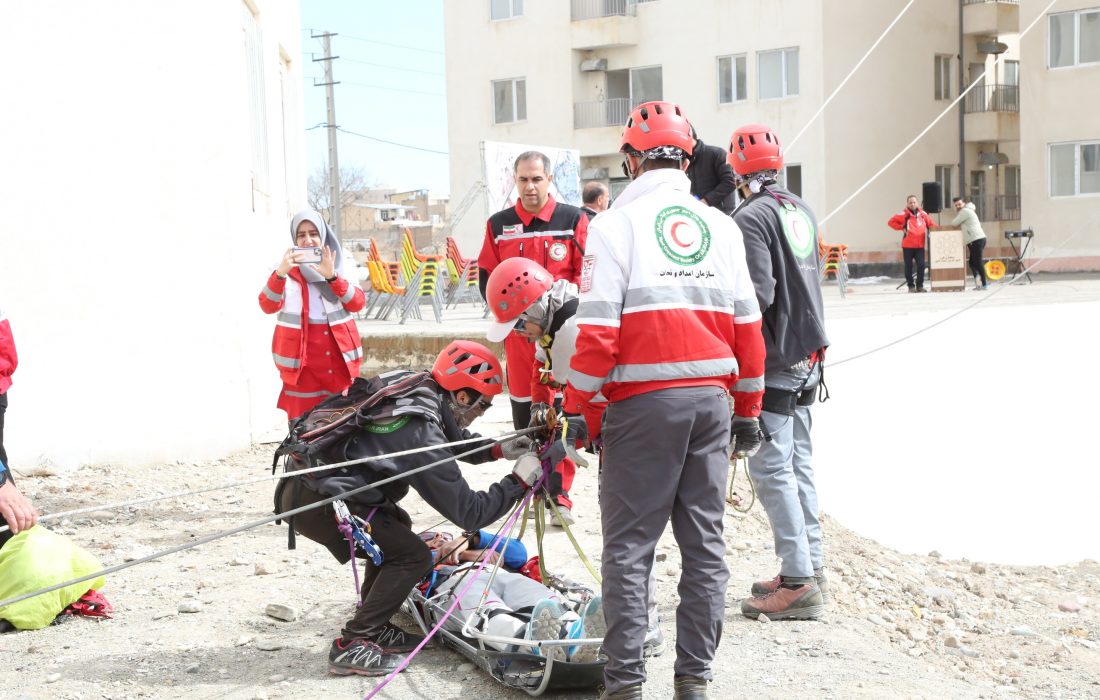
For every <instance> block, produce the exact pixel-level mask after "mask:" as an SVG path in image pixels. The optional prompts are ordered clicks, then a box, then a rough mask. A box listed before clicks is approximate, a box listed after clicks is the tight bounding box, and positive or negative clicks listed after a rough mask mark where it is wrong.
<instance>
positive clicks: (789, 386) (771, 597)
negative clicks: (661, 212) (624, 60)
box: [729, 124, 829, 620]
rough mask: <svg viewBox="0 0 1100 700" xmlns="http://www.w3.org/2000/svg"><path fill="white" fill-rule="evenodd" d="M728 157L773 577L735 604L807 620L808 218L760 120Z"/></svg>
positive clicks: (812, 358) (811, 493)
mask: <svg viewBox="0 0 1100 700" xmlns="http://www.w3.org/2000/svg"><path fill="white" fill-rule="evenodd" d="M729 162H730V165H731V166H732V167H733V170H734V172H735V173H736V175H737V178H738V187H739V189H740V192H741V195H742V197H744V198H745V201H744V202H743V203H742V204H741V206H740V207H738V208H737V210H736V211H734V213H733V219H734V221H735V222H736V223H737V226H738V227H739V228H740V229H741V233H742V235H743V236H744V240H745V255H746V257H747V259H748V266H749V275H750V276H751V277H752V282H753V286H755V288H756V296H757V301H758V302H759V304H760V312H761V314H762V317H763V318H762V323H761V326H762V330H763V334H764V346H765V348H766V349H767V361H766V363H765V366H764V387H765V388H764V400H763V407H762V409H763V410H761V412H760V423H761V427H762V429H763V431H764V437H765V442H764V443H763V444H762V445H761V446H760V449H759V451H757V452H756V453H755V454H750V455H749V474H750V476H751V477H752V480H753V483H754V484H755V485H756V492H757V495H758V496H759V498H760V503H761V504H762V505H763V506H764V510H765V511H766V512H767V514H768V521H769V522H770V524H771V528H772V536H773V538H774V540H775V553H776V555H777V556H778V557H779V558H780V559H781V560H782V565H781V567H780V570H779V575H778V576H776V577H774V578H772V579H770V580H766V581H758V582H756V583H754V584H753V585H752V594H753V597H751V598H746V599H744V600H742V602H741V612H742V613H743V614H744V615H746V616H748V617H758V616H759V615H761V614H764V615H767V616H768V618H769V619H771V620H786V619H813V618H816V617H819V616H820V615H821V613H822V612H823V610H824V598H823V590H822V589H823V588H824V584H825V578H824V574H823V572H822V565H823V563H822V550H821V525H820V523H819V521H818V505H817V487H816V484H815V480H814V472H813V466H812V464H811V457H812V452H813V444H812V442H811V439H810V425H811V422H812V419H811V416H810V406H811V405H812V404H813V402H814V397H815V394H816V390H817V388H818V384H819V382H820V381H821V368H822V360H823V359H824V354H825V348H826V346H827V345H828V344H829V340H828V338H827V337H826V335H825V314H824V304H823V303H822V299H821V286H820V282H819V280H820V276H819V266H820V262H819V259H818V232H817V220H816V219H815V218H814V214H813V212H812V211H811V210H810V208H809V206H807V204H806V203H805V202H804V201H802V199H800V198H799V197H797V196H796V195H794V194H792V193H791V192H789V191H787V190H786V189H784V188H783V187H781V186H780V185H779V184H777V182H776V177H777V176H778V172H779V170H781V169H782V168H783V155H782V150H781V148H780V145H779V139H778V137H777V136H776V135H775V133H774V132H773V131H772V130H771V129H770V128H768V127H766V126H763V125H759V124H751V125H748V126H744V127H741V128H740V129H738V130H737V131H735V132H734V133H733V136H732V138H731V139H730V154H729Z"/></svg>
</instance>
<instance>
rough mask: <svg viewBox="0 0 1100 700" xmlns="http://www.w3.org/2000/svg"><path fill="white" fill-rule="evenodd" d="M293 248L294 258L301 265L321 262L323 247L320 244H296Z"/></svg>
mask: <svg viewBox="0 0 1100 700" xmlns="http://www.w3.org/2000/svg"><path fill="white" fill-rule="evenodd" d="M293 250H294V259H295V260H296V261H297V262H298V264H299V265H303V264H305V263H319V262H321V248H320V247H318V246H310V247H308V248H299V247H297V246H295V247H294V249H293Z"/></svg>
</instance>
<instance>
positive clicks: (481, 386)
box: [432, 340, 504, 396]
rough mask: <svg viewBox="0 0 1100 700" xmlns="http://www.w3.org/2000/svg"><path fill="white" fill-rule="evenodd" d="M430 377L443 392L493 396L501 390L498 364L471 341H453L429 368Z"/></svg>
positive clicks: (494, 358)
mask: <svg viewBox="0 0 1100 700" xmlns="http://www.w3.org/2000/svg"><path fill="white" fill-rule="evenodd" d="M432 377H434V378H435V381H436V383H438V384H439V386H441V387H443V388H444V389H446V390H447V391H458V390H459V389H473V390H474V391H477V392H479V393H481V394H483V395H484V396H496V395H497V394H499V393H500V392H501V391H503V389H504V385H503V382H502V381H501V377H502V373H501V371H500V360H498V359H497V358H496V355H494V354H493V353H492V351H491V350H489V348H487V347H485V346H484V345H482V344H481V343H475V342H473V341H472V340H455V341H453V342H452V343H451V344H450V345H448V346H447V347H445V348H443V352H441V353H439V357H437V358H435V364H434V365H432Z"/></svg>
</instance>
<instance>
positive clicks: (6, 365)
mask: <svg viewBox="0 0 1100 700" xmlns="http://www.w3.org/2000/svg"><path fill="white" fill-rule="evenodd" d="M18 366H19V355H18V354H16V352H15V338H14V337H13V336H12V334H11V324H10V323H8V317H7V316H5V315H4V310H3V309H0V394H3V393H5V392H6V391H7V390H8V387H10V386H11V375H12V373H13V372H15V368H16V367H18Z"/></svg>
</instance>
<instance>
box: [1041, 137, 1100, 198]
mask: <svg viewBox="0 0 1100 700" xmlns="http://www.w3.org/2000/svg"><path fill="white" fill-rule="evenodd" d="M1083 194H1100V141H1095V142H1090V143H1057V144H1052V145H1051V147H1050V196H1051V197H1075V196H1078V195H1083Z"/></svg>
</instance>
